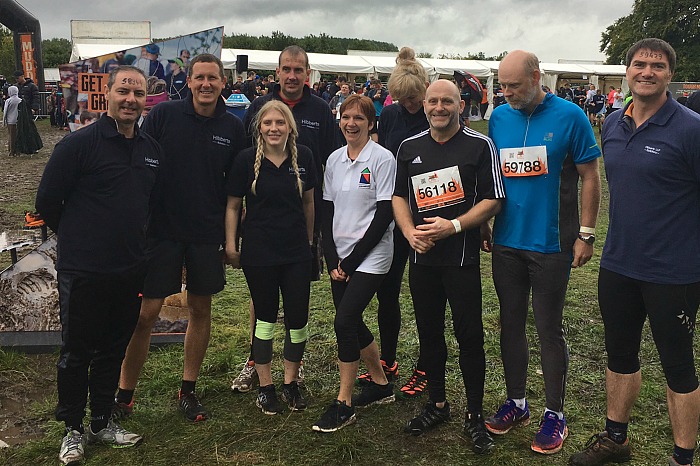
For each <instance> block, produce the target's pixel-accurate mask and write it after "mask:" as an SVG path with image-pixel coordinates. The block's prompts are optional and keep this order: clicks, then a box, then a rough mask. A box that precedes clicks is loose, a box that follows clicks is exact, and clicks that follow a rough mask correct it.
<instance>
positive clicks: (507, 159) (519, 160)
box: [501, 146, 547, 177]
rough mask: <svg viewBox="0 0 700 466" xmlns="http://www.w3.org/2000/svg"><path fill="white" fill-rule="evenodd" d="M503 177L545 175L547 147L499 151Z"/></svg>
mask: <svg viewBox="0 0 700 466" xmlns="http://www.w3.org/2000/svg"><path fill="white" fill-rule="evenodd" d="M501 170H502V171H503V176H507V177H511V176H539V175H545V174H547V146H534V147H512V148H508V149H501Z"/></svg>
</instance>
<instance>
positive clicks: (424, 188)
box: [394, 127, 504, 266]
mask: <svg viewBox="0 0 700 466" xmlns="http://www.w3.org/2000/svg"><path fill="white" fill-rule="evenodd" d="M497 159H498V158H497V154H496V148H495V146H494V145H493V142H491V140H490V139H488V138H487V137H486V136H484V135H482V134H481V133H478V132H476V131H473V130H470V129H469V128H464V127H463V128H462V129H461V130H460V131H459V132H457V134H455V135H454V136H453V137H452V138H451V139H450V140H449V141H447V142H445V143H444V144H440V143H438V142H436V141H435V140H434V139H433V138H432V137H431V136H430V133H429V132H426V133H425V134H422V135H420V136H417V137H415V138H412V139H407V140H406V141H404V142H403V143H402V144H401V147H399V153H398V156H397V166H396V184H395V187H394V195H395V196H399V197H403V198H408V200H409V206H410V208H411V213H412V214H413V223H414V225H420V224H423V223H425V221H424V220H423V219H424V218H425V217H442V218H445V219H448V220H452V219H454V218H457V217H458V216H460V215H462V214H463V213H465V212H467V211H468V210H469V209H471V208H472V206H473V205H474V204H476V203H478V202H479V201H481V200H483V199H496V198H502V197H504V195H503V185H502V182H501V179H500V171H499V167H498V162H497ZM453 167H456V168H457V169H458V175H457V174H456V173H454V168H453ZM450 169H452V170H453V171H452V172H451V173H450ZM413 177H416V178H415V179H413V180H412V178H413ZM414 182H415V183H414ZM417 192H418V195H419V197H420V199H419V200H420V201H421V203H423V202H426V203H427V204H430V203H437V199H439V200H440V201H441V202H444V205H441V206H436V205H433V206H427V207H428V210H422V211H419V207H418V204H417V202H416V193H417ZM424 207H426V206H424ZM479 241H480V234H479V228H473V229H471V230H463V231H462V232H461V233H458V234H455V235H451V236H448V237H447V238H445V239H442V240H440V241H438V242H437V243H435V246H433V247H432V248H431V249H430V250H429V251H428V252H427V253H425V254H418V253H416V252H415V251H413V252H412V253H411V261H412V262H413V263H417V264H421V265H431V266H463V265H470V264H478V263H479Z"/></svg>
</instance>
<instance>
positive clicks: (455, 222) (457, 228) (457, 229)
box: [452, 218, 462, 233]
mask: <svg viewBox="0 0 700 466" xmlns="http://www.w3.org/2000/svg"><path fill="white" fill-rule="evenodd" d="M452 225H454V227H455V233H459V232H460V231H462V224H461V223H459V220H457V219H456V218H455V219H452Z"/></svg>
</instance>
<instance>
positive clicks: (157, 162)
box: [143, 157, 160, 168]
mask: <svg viewBox="0 0 700 466" xmlns="http://www.w3.org/2000/svg"><path fill="white" fill-rule="evenodd" d="M143 161H144V162H145V163H146V165H147V166H149V167H155V168H158V165H160V160H158V159H152V158H150V157H144V158H143Z"/></svg>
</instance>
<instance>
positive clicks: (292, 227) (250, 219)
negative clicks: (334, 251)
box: [227, 145, 319, 266]
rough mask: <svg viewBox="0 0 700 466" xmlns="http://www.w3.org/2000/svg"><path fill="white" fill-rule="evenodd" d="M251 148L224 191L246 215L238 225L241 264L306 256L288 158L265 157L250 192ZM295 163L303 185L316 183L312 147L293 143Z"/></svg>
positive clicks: (305, 187)
mask: <svg viewBox="0 0 700 466" xmlns="http://www.w3.org/2000/svg"><path fill="white" fill-rule="evenodd" d="M254 166H255V148H253V147H250V148H248V149H245V150H243V151H242V152H241V153H240V155H239V156H238V157H237V158H236V161H235V162H234V165H233V170H232V171H231V175H230V176H229V180H228V186H227V190H228V194H229V195H230V196H234V197H239V198H243V197H245V203H246V217H245V221H244V222H243V225H242V235H241V236H242V238H243V242H242V244H241V265H244V266H247V265H265V266H267V265H282V264H292V263H296V262H302V261H305V260H310V259H311V249H310V248H309V241H308V237H307V233H306V217H305V216H304V206H303V203H302V199H301V196H300V195H299V188H298V184H297V177H296V174H295V173H294V168H293V167H292V161H291V159H290V158H289V157H288V158H287V159H286V160H285V161H284V162H282V165H280V166H279V167H277V166H275V164H274V163H272V162H270V161H269V160H268V159H266V158H264V157H263V159H262V161H261V164H260V172H259V174H258V181H257V183H256V184H255V194H253V193H252V192H251V190H250V188H251V186H252V184H253V180H254V179H255V169H254ZM297 166H298V167H299V178H301V182H302V189H303V190H304V191H308V190H310V189H313V188H316V187H318V184H319V183H318V176H317V174H316V168H315V164H314V162H313V154H312V153H311V150H310V149H309V148H308V147H306V146H302V145H297Z"/></svg>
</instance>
